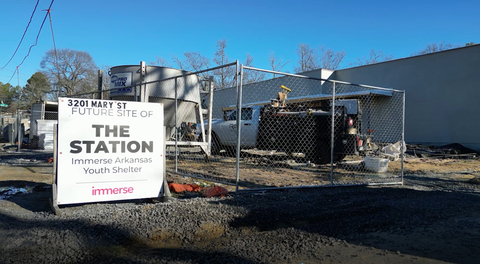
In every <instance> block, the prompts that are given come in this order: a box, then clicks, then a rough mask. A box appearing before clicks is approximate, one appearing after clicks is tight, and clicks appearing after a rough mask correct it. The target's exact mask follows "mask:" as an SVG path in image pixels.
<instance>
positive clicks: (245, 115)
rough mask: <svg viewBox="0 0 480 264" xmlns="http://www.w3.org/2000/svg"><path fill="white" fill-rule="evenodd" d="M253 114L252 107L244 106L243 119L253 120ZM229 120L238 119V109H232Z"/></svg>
mask: <svg viewBox="0 0 480 264" xmlns="http://www.w3.org/2000/svg"><path fill="white" fill-rule="evenodd" d="M252 115H253V109H252V108H242V120H252ZM228 120H237V111H235V110H234V111H232V112H231V113H230V115H228Z"/></svg>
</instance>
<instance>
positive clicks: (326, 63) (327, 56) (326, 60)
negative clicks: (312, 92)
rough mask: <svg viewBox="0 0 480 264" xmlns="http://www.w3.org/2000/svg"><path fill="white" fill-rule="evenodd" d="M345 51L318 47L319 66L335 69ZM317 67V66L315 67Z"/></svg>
mask: <svg viewBox="0 0 480 264" xmlns="http://www.w3.org/2000/svg"><path fill="white" fill-rule="evenodd" d="M345 55H346V52H345V51H337V52H335V51H333V50H332V49H328V48H325V47H324V46H321V47H320V66H321V68H322V69H329V70H336V69H338V67H339V66H340V63H342V61H343V58H344V57H345ZM316 68H319V67H316Z"/></svg>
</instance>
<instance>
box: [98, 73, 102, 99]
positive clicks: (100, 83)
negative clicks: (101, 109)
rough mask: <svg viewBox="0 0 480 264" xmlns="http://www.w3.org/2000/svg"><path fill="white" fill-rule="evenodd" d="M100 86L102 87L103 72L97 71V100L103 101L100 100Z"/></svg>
mask: <svg viewBox="0 0 480 264" xmlns="http://www.w3.org/2000/svg"><path fill="white" fill-rule="evenodd" d="M102 86H103V71H102V70H98V96H97V99H103V98H102V95H103V93H102Z"/></svg>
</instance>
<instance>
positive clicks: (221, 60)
mask: <svg viewBox="0 0 480 264" xmlns="http://www.w3.org/2000/svg"><path fill="white" fill-rule="evenodd" d="M216 48H217V50H216V51H215V56H214V57H213V62H214V63H215V66H222V65H225V64H229V63H230V59H229V58H228V56H227V54H226V52H225V49H226V48H227V41H226V40H225V39H221V40H219V41H217V45H216ZM235 68H236V67H235V66H228V67H222V68H220V69H216V70H215V71H214V72H213V74H214V78H215V86H216V87H217V88H227V87H232V86H234V85H235Z"/></svg>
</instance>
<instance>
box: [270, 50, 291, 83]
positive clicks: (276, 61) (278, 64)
mask: <svg viewBox="0 0 480 264" xmlns="http://www.w3.org/2000/svg"><path fill="white" fill-rule="evenodd" d="M268 62H269V63H270V68H271V69H272V71H282V68H283V67H285V65H287V64H288V63H289V62H290V61H287V62H285V63H284V62H283V58H278V57H275V53H274V52H273V51H272V52H271V53H270V57H268ZM273 78H275V74H273Z"/></svg>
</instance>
